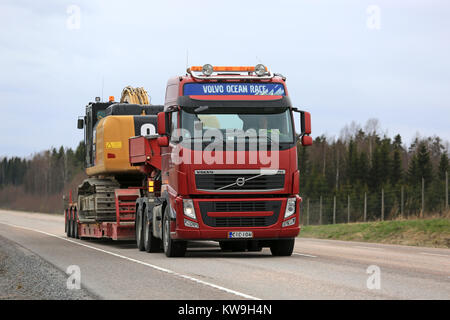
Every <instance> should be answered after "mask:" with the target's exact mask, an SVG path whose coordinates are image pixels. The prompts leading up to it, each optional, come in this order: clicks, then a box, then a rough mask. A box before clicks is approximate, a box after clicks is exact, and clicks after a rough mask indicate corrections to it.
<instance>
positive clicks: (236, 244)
mask: <svg viewBox="0 0 450 320" xmlns="http://www.w3.org/2000/svg"><path fill="white" fill-rule="evenodd" d="M246 250H247V241H245V240H244V241H233V242H231V251H233V252H245V251H246Z"/></svg>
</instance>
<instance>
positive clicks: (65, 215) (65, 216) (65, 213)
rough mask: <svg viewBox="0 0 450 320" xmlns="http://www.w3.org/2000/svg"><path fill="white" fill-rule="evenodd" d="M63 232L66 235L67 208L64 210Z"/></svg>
mask: <svg viewBox="0 0 450 320" xmlns="http://www.w3.org/2000/svg"><path fill="white" fill-rule="evenodd" d="M64 232H65V233H66V235H67V209H66V210H64Z"/></svg>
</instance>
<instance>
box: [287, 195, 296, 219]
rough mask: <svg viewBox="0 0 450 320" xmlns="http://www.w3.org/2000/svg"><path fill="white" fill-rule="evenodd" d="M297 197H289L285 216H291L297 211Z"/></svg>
mask: <svg viewBox="0 0 450 320" xmlns="http://www.w3.org/2000/svg"><path fill="white" fill-rule="evenodd" d="M296 203H297V199H296V198H289V199H288V200H287V203H286V211H285V212H284V217H285V218H287V217H290V216H292V215H293V214H294V213H295V207H296Z"/></svg>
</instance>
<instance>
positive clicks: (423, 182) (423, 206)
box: [420, 177, 425, 218]
mask: <svg viewBox="0 0 450 320" xmlns="http://www.w3.org/2000/svg"><path fill="white" fill-rule="evenodd" d="M424 211H425V179H424V178H423V177H422V210H421V211H420V217H421V218H423V214H424Z"/></svg>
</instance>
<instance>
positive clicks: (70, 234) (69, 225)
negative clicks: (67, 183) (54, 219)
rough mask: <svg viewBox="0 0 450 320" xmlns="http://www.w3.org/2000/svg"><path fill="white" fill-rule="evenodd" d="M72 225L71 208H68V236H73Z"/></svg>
mask: <svg viewBox="0 0 450 320" xmlns="http://www.w3.org/2000/svg"><path fill="white" fill-rule="evenodd" d="M72 230H73V227H72V209H70V210H69V218H68V219H67V236H68V237H69V238H73V233H72Z"/></svg>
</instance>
